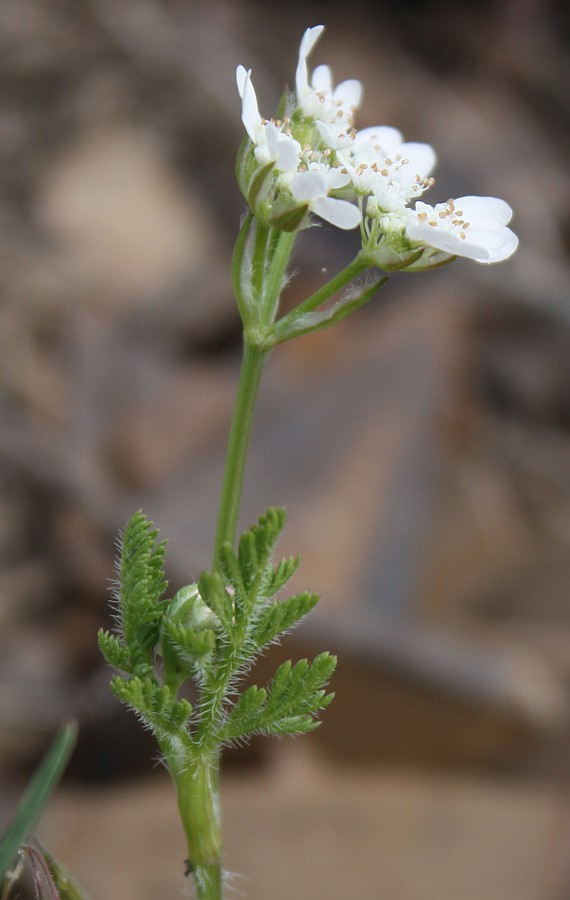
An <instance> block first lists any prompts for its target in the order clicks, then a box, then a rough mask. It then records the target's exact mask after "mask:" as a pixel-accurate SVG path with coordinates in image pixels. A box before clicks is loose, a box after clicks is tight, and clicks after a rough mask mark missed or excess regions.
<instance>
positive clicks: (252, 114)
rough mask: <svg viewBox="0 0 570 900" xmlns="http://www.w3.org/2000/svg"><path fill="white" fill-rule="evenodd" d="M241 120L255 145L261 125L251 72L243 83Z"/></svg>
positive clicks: (247, 73)
mask: <svg viewBox="0 0 570 900" xmlns="http://www.w3.org/2000/svg"><path fill="white" fill-rule="evenodd" d="M241 120H242V122H243V124H244V126H245V130H246V131H247V133H248V135H249V137H250V139H251V140H252V141H253V142H254V144H255V143H257V140H258V137H259V126H260V124H261V115H260V113H259V107H258V105H257V96H256V93H255V88H254V87H253V85H252V83H251V70H250V71H249V72H246V76H245V79H244V82H243V96H242V104H241Z"/></svg>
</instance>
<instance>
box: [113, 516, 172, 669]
mask: <svg viewBox="0 0 570 900" xmlns="http://www.w3.org/2000/svg"><path fill="white" fill-rule="evenodd" d="M156 537H157V532H156V531H155V530H153V528H152V524H151V523H150V522H149V521H148V519H147V518H146V517H145V516H144V515H143V513H142V512H137V513H135V515H134V516H133V517H132V519H131V520H130V521H129V523H128V524H127V527H126V528H125V531H124V534H123V536H122V540H121V542H120V555H119V559H118V561H117V567H116V570H117V592H116V597H115V599H116V602H117V625H118V631H119V633H120V637H118V638H117V637H114V636H113V635H111V634H109V632H106V631H100V632H99V648H100V650H101V653H102V654H103V656H104V657H105V659H106V660H107V662H109V663H110V664H111V665H112V666H114V667H115V668H117V669H120V670H121V671H123V672H125V673H126V674H129V675H138V676H140V677H141V678H145V677H147V676H149V675H151V673H152V672H153V657H154V648H155V646H156V643H157V641H158V636H159V631H160V620H161V617H162V614H163V608H162V604H161V603H160V599H161V597H162V595H163V594H164V592H165V590H166V587H167V582H166V579H165V577H164V552H165V546H166V545H165V542H164V541H163V542H161V543H157V541H156Z"/></svg>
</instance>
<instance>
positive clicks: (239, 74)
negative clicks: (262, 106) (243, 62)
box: [236, 66, 251, 97]
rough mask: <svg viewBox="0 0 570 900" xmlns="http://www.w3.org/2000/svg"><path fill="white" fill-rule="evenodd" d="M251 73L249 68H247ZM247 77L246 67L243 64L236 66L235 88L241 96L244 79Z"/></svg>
mask: <svg viewBox="0 0 570 900" xmlns="http://www.w3.org/2000/svg"><path fill="white" fill-rule="evenodd" d="M249 71H250V73H251V69H250V70H249ZM246 78H247V69H246V68H245V67H244V66H238V67H237V69H236V82H237V89H238V92H239V95H240V97H243V86H244V84H245V79H246Z"/></svg>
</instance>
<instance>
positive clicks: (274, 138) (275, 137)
mask: <svg viewBox="0 0 570 900" xmlns="http://www.w3.org/2000/svg"><path fill="white" fill-rule="evenodd" d="M265 140H266V141H267V149H268V150H269V158H270V159H277V156H278V154H279V129H278V128H277V127H276V126H275V125H274V124H273V122H266V123H265Z"/></svg>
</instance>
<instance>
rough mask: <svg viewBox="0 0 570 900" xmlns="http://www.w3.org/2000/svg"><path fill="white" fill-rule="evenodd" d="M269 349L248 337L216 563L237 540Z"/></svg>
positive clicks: (233, 425)
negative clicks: (227, 542)
mask: <svg viewBox="0 0 570 900" xmlns="http://www.w3.org/2000/svg"><path fill="white" fill-rule="evenodd" d="M266 353H267V351H266V350H262V349H260V348H259V347H257V346H254V345H252V344H250V343H249V342H248V340H247V337H244V345H243V358H242V364H241V372H240V379H239V384H238V390H237V398H236V405H235V409H234V417H233V420H232V427H231V431H230V437H229V442H228V451H227V456H226V468H225V471H224V480H223V483H222V494H221V498H220V512H219V515H218V527H217V531H216V540H215V543H214V562H213V565H214V567H216V566H217V561H218V558H219V554H220V550H221V547H222V545H223V544H224V543H225V542H226V541H229V542H230V543H232V544H233V542H234V539H235V533H236V527H237V520H238V513H239V505H240V499H241V492H242V487H243V476H244V472H245V463H246V460H247V451H248V447H249V438H250V435H251V426H252V424H253V414H254V411H255V401H256V400H257V394H258V391H259V383H260V381H261V373H262V371H263V363H264V361H265V356H266Z"/></svg>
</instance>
